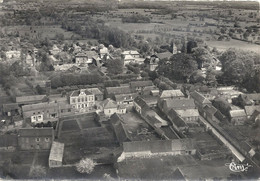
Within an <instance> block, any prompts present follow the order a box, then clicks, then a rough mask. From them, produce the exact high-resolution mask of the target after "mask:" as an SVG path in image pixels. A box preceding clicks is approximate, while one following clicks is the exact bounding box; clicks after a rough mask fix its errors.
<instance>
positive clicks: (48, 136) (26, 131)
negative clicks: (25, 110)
mask: <svg viewBox="0 0 260 181" xmlns="http://www.w3.org/2000/svg"><path fill="white" fill-rule="evenodd" d="M53 139H54V130H53V128H21V129H19V131H18V148H19V149H20V150H50V149H51V145H52V142H53Z"/></svg>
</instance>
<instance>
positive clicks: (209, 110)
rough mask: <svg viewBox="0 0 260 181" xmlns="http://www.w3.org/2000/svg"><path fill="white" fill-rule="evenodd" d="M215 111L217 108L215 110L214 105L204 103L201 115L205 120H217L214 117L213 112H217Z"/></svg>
mask: <svg viewBox="0 0 260 181" xmlns="http://www.w3.org/2000/svg"><path fill="white" fill-rule="evenodd" d="M217 111H218V110H217V109H216V108H215V107H214V106H209V105H206V106H205V107H204V108H203V117H204V118H205V119H206V120H210V121H216V122H218V119H217V118H216V117H215V114H216V113H217Z"/></svg>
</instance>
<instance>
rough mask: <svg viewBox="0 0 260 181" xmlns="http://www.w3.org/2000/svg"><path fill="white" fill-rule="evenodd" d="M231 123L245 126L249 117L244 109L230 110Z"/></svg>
mask: <svg viewBox="0 0 260 181" xmlns="http://www.w3.org/2000/svg"><path fill="white" fill-rule="evenodd" d="M229 114H230V122H231V123H232V124H234V125H244V124H245V122H246V121H247V115H246V113H245V110H244V109H238V110H230V111H229Z"/></svg>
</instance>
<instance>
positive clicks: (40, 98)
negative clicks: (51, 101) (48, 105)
mask: <svg viewBox="0 0 260 181" xmlns="http://www.w3.org/2000/svg"><path fill="white" fill-rule="evenodd" d="M46 98H47V97H46V95H33V96H21V97H16V98H15V99H16V103H17V104H18V105H27V104H37V103H41V102H45V101H46V100H47V99H46Z"/></svg>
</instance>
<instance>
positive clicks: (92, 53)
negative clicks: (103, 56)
mask: <svg viewBox="0 0 260 181" xmlns="http://www.w3.org/2000/svg"><path fill="white" fill-rule="evenodd" d="M97 56H98V54H97V52H95V51H85V52H80V53H78V54H77V55H76V57H88V58H93V57H97Z"/></svg>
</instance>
